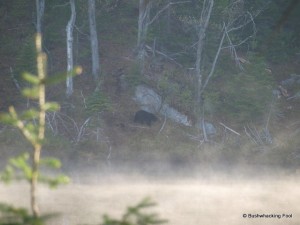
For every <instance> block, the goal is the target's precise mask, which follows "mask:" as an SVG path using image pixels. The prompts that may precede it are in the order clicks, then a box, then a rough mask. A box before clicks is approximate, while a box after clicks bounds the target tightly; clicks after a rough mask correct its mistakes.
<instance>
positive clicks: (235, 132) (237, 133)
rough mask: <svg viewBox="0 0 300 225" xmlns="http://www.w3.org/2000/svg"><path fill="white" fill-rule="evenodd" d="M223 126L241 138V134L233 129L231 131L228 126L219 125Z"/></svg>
mask: <svg viewBox="0 0 300 225" xmlns="http://www.w3.org/2000/svg"><path fill="white" fill-rule="evenodd" d="M219 124H220V125H221V126H223V127H225V128H226V129H227V130H229V131H231V132H232V133H234V134H236V135H238V136H241V134H240V133H239V132H237V131H235V130H233V129H231V128H230V127H228V126H226V125H225V124H224V123H221V122H220V123H219Z"/></svg>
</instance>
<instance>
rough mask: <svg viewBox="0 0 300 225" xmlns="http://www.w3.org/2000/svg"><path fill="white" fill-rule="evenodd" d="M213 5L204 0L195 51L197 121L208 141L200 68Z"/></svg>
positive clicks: (201, 69) (205, 139) (211, 2)
mask: <svg viewBox="0 0 300 225" xmlns="http://www.w3.org/2000/svg"><path fill="white" fill-rule="evenodd" d="M213 5H214V0H204V2H203V7H202V11H201V18H200V23H199V24H198V26H197V32H198V42H197V53H196V63H195V64H196V65H195V67H196V70H195V72H196V78H197V91H196V93H197V97H196V115H197V121H198V123H200V124H201V125H202V126H201V127H202V131H203V136H204V141H208V139H207V135H206V130H205V120H204V98H203V95H202V94H203V90H202V89H203V76H202V72H203V68H202V64H203V62H202V55H203V49H204V45H205V35H206V30H207V27H208V23H209V20H210V17H211V12H212V8H213Z"/></svg>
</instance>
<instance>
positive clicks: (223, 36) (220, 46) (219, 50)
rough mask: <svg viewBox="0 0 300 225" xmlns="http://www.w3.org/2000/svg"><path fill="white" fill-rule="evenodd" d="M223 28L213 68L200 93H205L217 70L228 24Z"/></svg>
mask: <svg viewBox="0 0 300 225" xmlns="http://www.w3.org/2000/svg"><path fill="white" fill-rule="evenodd" d="M223 29H224V32H223V35H222V38H221V41H220V43H219V47H218V50H217V53H216V55H215V58H214V61H213V64H212V67H211V70H210V72H209V74H208V76H207V78H206V80H205V82H204V84H203V86H202V88H201V91H200V94H202V93H203V91H204V89H205V88H206V86H207V84H208V82H209V80H210V78H211V77H212V75H213V74H214V71H215V68H216V64H217V61H218V58H219V55H220V52H221V49H222V45H223V42H224V38H225V34H226V26H225V24H224V25H223Z"/></svg>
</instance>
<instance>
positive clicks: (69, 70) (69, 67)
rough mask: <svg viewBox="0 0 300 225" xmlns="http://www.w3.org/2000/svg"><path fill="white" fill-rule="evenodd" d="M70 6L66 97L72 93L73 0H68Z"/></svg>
mask: <svg viewBox="0 0 300 225" xmlns="http://www.w3.org/2000/svg"><path fill="white" fill-rule="evenodd" d="M70 7H71V17H70V20H69V22H68V24H67V27H66V32H67V61H68V65H67V73H68V77H67V80H66V86H67V90H66V95H67V97H70V96H71V95H72V93H73V78H72V75H71V73H72V71H73V68H74V63H73V29H74V25H75V20H76V9H75V0H70Z"/></svg>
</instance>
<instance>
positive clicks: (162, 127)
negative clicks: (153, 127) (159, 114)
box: [158, 114, 167, 134]
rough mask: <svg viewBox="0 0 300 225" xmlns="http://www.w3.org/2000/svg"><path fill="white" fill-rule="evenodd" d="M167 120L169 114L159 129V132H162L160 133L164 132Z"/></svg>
mask: <svg viewBox="0 0 300 225" xmlns="http://www.w3.org/2000/svg"><path fill="white" fill-rule="evenodd" d="M166 121H167V115H166V114H165V119H164V123H163V125H162V126H161V128H160V130H159V131H158V133H159V134H160V133H161V132H162V130H163V129H164V127H165V124H166Z"/></svg>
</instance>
